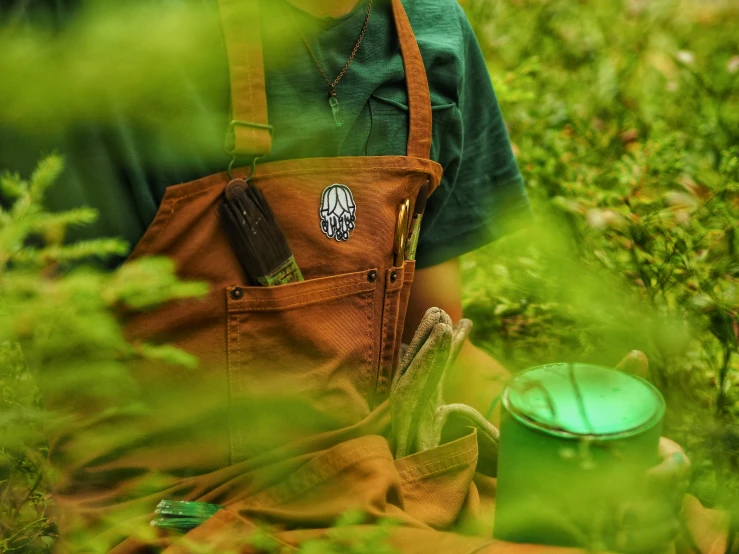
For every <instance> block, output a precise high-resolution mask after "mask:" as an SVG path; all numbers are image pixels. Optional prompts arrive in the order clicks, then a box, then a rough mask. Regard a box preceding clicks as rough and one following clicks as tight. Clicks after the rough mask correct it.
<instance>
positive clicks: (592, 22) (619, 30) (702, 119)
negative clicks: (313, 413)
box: [464, 0, 739, 506]
mask: <svg viewBox="0 0 739 554" xmlns="http://www.w3.org/2000/svg"><path fill="white" fill-rule="evenodd" d="M464 4H465V7H466V9H467V11H468V13H469V14H470V16H471V18H472V20H473V23H474V25H475V27H476V31H477V33H478V37H479V38H480V40H481V42H482V44H483V48H484V50H485V52H486V55H487V58H488V60H489V61H490V69H491V73H492V75H493V82H494V84H495V85H496V90H497V92H498V95H499V98H500V101H501V104H502V107H503V112H504V115H505V117H506V121H507V122H508V124H509V128H510V133H511V137H512V140H513V142H514V147H515V149H516V153H517V156H518V160H519V164H520V167H521V170H522V173H523V175H524V178H525V180H526V182H527V184H528V189H529V193H530V196H531V198H532V200H533V201H534V204H535V206H536V213H537V217H538V222H537V224H536V226H535V228H533V229H529V230H528V231H527V232H525V233H523V234H520V235H518V236H515V237H511V238H509V239H506V240H503V241H501V242H500V243H498V244H495V245H492V246H491V247H488V248H486V249H483V250H481V251H479V252H477V253H474V254H472V255H470V256H468V257H467V258H466V259H465V262H464V269H465V282H466V283H467V287H466V290H465V303H466V310H467V313H468V315H469V316H470V317H472V318H473V319H474V320H475V324H476V330H475V338H476V340H477V341H478V343H479V344H481V345H482V346H484V347H485V348H486V349H488V350H490V351H491V352H492V353H494V354H495V355H496V356H498V357H499V358H501V359H502V361H503V362H504V364H505V365H507V366H508V367H509V368H511V369H520V368H524V367H528V366H531V365H536V364H540V363H547V362H553V361H560V360H583V361H590V362H597V363H601V364H604V365H614V364H615V363H616V362H617V361H618V360H619V359H620V358H621V357H622V356H623V355H624V354H625V353H626V352H628V351H629V350H632V349H641V350H643V351H644V352H646V353H647V355H648V357H649V359H650V363H651V369H650V371H651V378H652V380H653V381H654V382H655V384H657V385H658V386H659V387H660V389H661V390H662V392H663V393H664V394H665V396H666V398H667V400H668V405H669V416H668V421H667V429H666V432H667V434H669V435H672V436H673V437H674V438H676V439H677V440H678V442H680V443H681V444H683V445H684V446H685V447H686V448H687V450H688V453H689V455H690V456H691V458H692V459H693V462H694V467H695V469H696V471H695V479H694V483H693V488H692V490H693V492H694V493H695V494H697V495H698V496H699V497H700V498H701V499H702V500H703V501H704V502H707V503H709V504H716V505H723V506H727V505H730V504H732V503H733V502H736V499H737V498H739V497H737V493H738V492H739V480H738V479H737V469H739V442H738V441H737V440H736V437H737V436H739V433H738V431H737V429H739V427H738V426H737V417H738V416H739V403H738V400H739V397H738V396H737V394H736V391H735V387H733V383H734V382H735V381H736V379H737V376H738V374H737V369H739V357H737V356H736V352H737V342H738V339H739V321H738V319H737V318H738V316H739V289H737V278H738V277H739V258H738V257H737V239H738V238H739V229H737V214H738V213H739V173H738V172H737V168H738V167H739V151H738V150H737V149H736V146H735V145H736V144H737V143H739V87H738V86H737V85H738V84H739V57H738V55H739V36H738V35H737V34H736V32H735V23H736V20H737V19H736V18H737V16H738V15H739V7H737V5H736V3H732V2H723V1H716V2H710V3H707V2H693V1H682V2H680V1H677V0H660V1H642V0H628V1H627V0H622V1H617V2H612V1H609V0H596V1H594V2H572V1H570V0H554V1H539V0H500V1H496V2H489V1H488V0H467V2H465V3H464Z"/></svg>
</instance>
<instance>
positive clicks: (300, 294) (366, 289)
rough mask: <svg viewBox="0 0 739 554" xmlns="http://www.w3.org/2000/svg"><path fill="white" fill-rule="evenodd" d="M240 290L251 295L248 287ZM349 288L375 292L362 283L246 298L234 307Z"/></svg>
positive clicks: (262, 288) (327, 298)
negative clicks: (284, 294) (268, 296)
mask: <svg viewBox="0 0 739 554" xmlns="http://www.w3.org/2000/svg"><path fill="white" fill-rule="evenodd" d="M302 282H303V283H306V284H307V283H310V281H302ZM239 288H241V289H242V290H244V292H246V293H247V294H248V293H249V287H246V288H245V287H239ZM257 288H258V289H261V290H264V287H257ZM348 288H356V289H358V290H357V292H373V291H374V290H375V287H368V286H367V285H365V284H364V283H361V284H360V283H355V284H353V285H343V286H341V287H325V288H322V289H318V290H311V291H306V292H301V293H299V294H291V295H288V296H276V297H274V298H266V299H264V300H259V299H256V298H255V299H246V298H245V299H244V300H236V301H235V302H234V303H233V305H234V306H239V305H240V304H252V303H266V302H278V301H281V300H289V299H291V298H302V297H306V296H313V295H315V296H320V295H319V293H321V292H326V291H337V290H343V289H348ZM342 296H346V294H339V295H334V296H326V297H323V296H321V297H320V298H317V300H321V299H326V300H330V299H331V298H341V297H342Z"/></svg>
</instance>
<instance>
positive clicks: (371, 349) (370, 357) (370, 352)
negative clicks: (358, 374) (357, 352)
mask: <svg viewBox="0 0 739 554" xmlns="http://www.w3.org/2000/svg"><path fill="white" fill-rule="evenodd" d="M365 311H366V312H367V355H366V359H365V363H366V367H367V376H366V377H365V397H366V398H369V395H370V394H371V392H372V389H371V387H372V375H373V374H374V369H373V368H374V367H375V359H376V357H377V356H376V355H375V339H374V330H375V329H374V328H375V326H374V319H375V294H374V291H372V296H371V297H370V300H369V309H367V308H365Z"/></svg>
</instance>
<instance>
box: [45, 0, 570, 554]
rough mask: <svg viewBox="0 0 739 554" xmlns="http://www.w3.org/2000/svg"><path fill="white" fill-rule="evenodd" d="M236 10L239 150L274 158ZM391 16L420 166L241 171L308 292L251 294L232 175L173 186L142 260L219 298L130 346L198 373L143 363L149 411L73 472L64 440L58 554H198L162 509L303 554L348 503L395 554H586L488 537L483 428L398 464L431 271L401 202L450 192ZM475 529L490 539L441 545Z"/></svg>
mask: <svg viewBox="0 0 739 554" xmlns="http://www.w3.org/2000/svg"><path fill="white" fill-rule="evenodd" d="M220 7H221V12H222V16H223V27H224V34H225V37H226V46H227V50H228V57H229V64H230V71H231V83H232V95H233V98H232V110H233V118H234V120H235V122H234V124H233V135H234V136H233V139H234V148H233V151H234V153H235V154H236V155H238V156H239V157H244V158H254V157H259V156H263V155H265V154H267V153H268V152H269V150H270V147H271V136H270V132H269V127H268V120H267V103H266V93H265V82H264V70H263V63H262V53H261V41H260V37H259V25H255V24H254V22H255V21H259V19H258V17H259V16H258V11H257V10H258V3H257V2H249V1H244V0H220ZM392 9H393V13H394V18H395V24H396V28H397V32H398V37H399V41H400V49H401V54H402V58H403V64H404V67H405V73H406V80H407V87H408V100H409V126H410V129H409V135H408V146H407V155H406V156H389V157H352V158H322V159H303V160H291V161H281V162H275V163H269V164H264V165H258V166H256V170H255V171H254V174H253V175H251V173H252V169H251V168H243V169H238V170H235V171H234V174H233V177H239V178H246V177H248V176H250V175H251V180H252V182H254V183H256V184H257V185H258V186H259V187H260V188H261V189H262V191H263V192H264V194H265V196H266V198H267V200H268V202H269V204H270V206H271V207H272V209H273V210H274V211H275V214H276V216H277V219H278V221H279V222H280V224H281V226H282V229H283V231H284V232H285V234H286V237H287V240H288V243H289V244H290V246H291V248H292V250H293V252H294V255H295V259H296V261H297V263H298V265H299V266H300V268H301V270H302V273H303V275H304V277H305V279H306V280H305V281H304V282H300V283H295V284H289V285H283V286H279V287H250V286H245V285H244V276H243V272H242V270H241V268H240V266H239V263H238V261H237V260H236V258H235V256H234V253H233V251H232V249H231V247H230V246H229V243H228V241H227V239H226V237H225V236H224V234H223V232H222V230H221V228H220V226H219V222H218V219H217V206H218V204H219V202H220V201H221V198H222V195H223V192H224V189H225V187H226V185H227V184H228V182H229V176H228V174H227V173H221V174H217V175H211V176H209V177H205V178H203V179H199V180H197V181H193V182H190V183H185V184H180V185H176V186H172V187H169V188H168V189H167V191H166V194H165V197H164V199H163V201H162V203H161V205H160V207H159V210H158V213H157V215H156V217H155V219H154V221H153V222H152V224H151V226H150V227H149V229H148V230H147V231H146V233H145V235H144V237H143V238H142V239H141V241H140V243H139V244H138V245H137V246H136V248H135V250H134V252H133V254H132V255H131V259H137V258H140V257H142V256H148V255H163V256H168V257H170V258H172V259H173V260H174V263H175V264H176V269H177V273H178V275H179V277H181V278H183V279H189V280H198V281H205V282H207V283H208V284H209V285H210V292H209V294H208V295H207V296H206V297H205V298H203V299H198V300H186V301H181V302H171V303H169V304H167V305H165V306H163V307H161V308H159V309H157V310H155V311H153V312H145V313H138V314H133V315H130V316H129V317H128V319H127V325H126V329H127V335H128V337H129V338H130V339H131V340H132V341H134V342H136V341H138V340H142V341H152V340H162V341H167V342H171V343H173V344H174V345H176V346H177V347H179V348H181V349H183V350H186V351H188V352H191V353H193V354H195V355H197V356H198V357H199V358H200V360H201V363H200V366H199V368H198V369H194V370H193V369H183V368H177V367H171V366H164V365H161V364H160V365H151V364H147V365H141V366H136V367H134V368H133V371H134V373H135V377H136V379H137V381H138V382H139V383H140V384H141V394H142V400H143V401H144V404H145V405H146V406H147V407H148V411H145V412H143V413H142V414H138V415H135V414H134V415H131V416H130V417H129V419H128V420H127V421H126V422H125V423H124V422H123V421H122V420H121V419H119V418H114V420H113V421H112V422H105V424H107V425H108V426H109V428H110V429H114V430H116V432H118V431H119V430H120V428H121V426H124V425H125V428H126V432H125V433H124V434H123V435H122V436H121V435H115V440H112V441H111V442H112V445H111V446H109V447H108V448H107V449H103V450H101V451H100V452H95V453H92V452H89V453H87V454H86V455H85V456H84V457H81V458H80V457H79V456H78V457H77V458H75V461H74V462H72V461H70V460H71V459H72V458H74V456H70V455H66V456H65V453H64V449H65V447H66V448H67V449H70V450H74V439H73V438H69V437H68V438H66V439H64V440H58V441H56V442H55V444H53V445H52V448H53V454H52V455H53V456H54V457H55V458H57V459H66V460H67V463H68V468H67V471H66V472H65V478H64V480H63V481H62V482H60V483H59V485H58V487H57V490H56V491H55V498H56V502H57V505H58V507H59V513H60V518H61V520H60V527H61V530H62V534H63V536H66V540H64V541H61V542H60V547H59V550H62V551H64V550H65V549H70V550H79V549H80V545H79V544H78V545H74V540H75V537H74V535H75V529H77V530H80V529H81V530H82V533H83V534H86V535H90V534H94V533H95V531H96V530H99V531H100V535H99V540H100V542H99V543H98V548H99V545H101V544H111V545H117V546H115V548H114V549H113V552H116V553H136V552H151V551H152V550H151V547H150V546H149V545H150V544H152V543H153V544H156V545H157V546H158V547H161V548H165V549H167V552H168V553H170V554H171V553H174V552H187V551H188V550H187V549H186V548H185V547H184V546H182V545H177V544H173V543H172V538H171V536H170V535H169V534H168V533H166V532H163V531H160V530H156V529H154V528H149V527H148V526H147V524H148V522H149V521H150V520H151V519H152V518H153V515H154V514H153V511H154V508H155V506H156V505H157V503H158V502H159V501H160V500H162V499H171V500H192V501H202V502H209V503H215V504H221V505H223V506H225V509H224V510H221V511H219V512H217V513H216V515H215V516H213V517H212V518H211V519H209V520H208V521H206V522H205V523H204V524H202V525H200V526H199V527H197V528H195V529H194V530H192V531H190V532H189V533H188V534H187V535H186V539H187V540H188V541H190V543H191V544H198V545H201V546H207V547H209V548H211V549H212V550H213V551H214V552H215V551H218V552H230V551H234V552H251V549H250V548H249V547H248V546H245V545H244V541H245V538H246V537H247V536H248V535H249V534H250V533H252V532H253V530H254V528H255V527H254V522H255V521H256V520H262V519H264V520H267V521H269V522H270V523H272V524H274V525H277V526H278V528H280V529H283V530H281V531H279V532H276V533H275V534H274V536H275V538H276V539H277V540H279V541H280V542H281V543H282V544H283V545H285V546H286V547H287V548H288V549H290V548H293V546H294V545H296V544H298V543H299V542H300V541H301V540H302V539H305V538H309V537H315V536H316V535H320V534H322V533H323V532H324V530H325V529H326V528H328V527H330V526H331V525H332V524H333V523H334V522H335V520H336V518H337V517H338V516H340V515H341V514H343V513H345V512H346V511H348V510H362V511H363V512H365V513H366V514H367V515H368V517H369V520H368V523H367V524H366V525H363V526H358V527H357V528H356V532H357V533H359V534H361V533H364V532H365V531H367V530H371V529H372V528H373V522H375V521H377V520H378V519H381V518H386V517H391V518H395V519H397V520H399V521H400V522H401V523H402V526H401V527H400V528H398V529H396V530H394V531H393V533H392V535H391V538H390V542H391V544H392V545H394V546H395V547H397V548H398V549H399V551H401V552H404V553H415V552H418V553H421V552H423V553H428V552H445V553H451V554H456V553H460V554H462V553H472V552H501V553H502V552H508V551H515V552H522V551H537V552H538V551H547V552H550V551H551V552H559V551H563V552H564V551H567V550H569V549H560V548H550V547H539V546H525V545H513V544H505V543H500V542H496V541H491V539H490V537H491V526H492V521H493V519H492V511H491V510H492V508H493V498H494V490H495V480H494V479H493V478H491V477H488V476H485V475H482V474H480V473H477V474H476V469H478V468H477V463H478V451H477V440H476V435H475V432H474V430H472V429H470V430H469V433H466V434H463V435H462V436H460V437H459V438H457V439H456V440H453V441H451V442H448V443H447V444H444V445H442V446H440V447H438V448H435V449H433V450H428V451H425V452H421V453H418V454H414V455H412V456H408V457H406V458H403V459H399V460H395V459H393V456H392V453H391V452H392V450H391V445H390V444H389V442H388V438H387V437H389V435H390V433H389V430H390V428H389V410H388V402H387V397H388V394H389V385H390V382H391V378H392V371H393V368H394V367H395V364H396V362H397V356H398V349H399V344H400V337H401V335H402V331H403V325H404V317H405V311H406V306H407V302H408V297H409V293H410V286H411V283H412V282H413V275H414V263H413V262H405V263H404V264H402V265H401V266H400V267H395V266H394V263H393V242H394V237H395V229H396V222H397V217H398V209H399V206H400V205H401V203H403V202H404V201H405V200H409V201H410V202H411V204H413V201H414V199H415V197H416V194H417V192H418V189H419V188H420V187H421V185H422V184H423V183H425V182H427V181H428V182H429V183H430V185H431V188H432V190H433V189H434V188H436V187H437V186H438V184H439V181H440V178H441V173H442V169H441V167H440V166H439V165H438V164H437V163H435V162H433V161H431V160H430V159H429V154H430V147H431V131H432V128H431V123H432V122H431V102H430V95H429V88H428V83H427V79H426V73H425V69H424V65H423V61H422V59H421V54H420V51H419V49H418V45H417V43H416V41H415V37H414V35H413V31H412V29H411V26H410V23H409V21H408V18H407V16H406V13H405V11H404V8H403V6H402V4H401V0H392ZM334 184H341V185H344V186H346V187H347V188H348V189H349V190H351V193H352V196H353V200H354V203H355V205H356V213H355V215H356V222H355V228H354V229H353V230H352V231H351V234H350V237H349V238H348V240H341V241H338V240H335V238H334V239H331V238H328V237H327V236H326V235H325V234H324V231H323V229H322V226H321V223H322V221H321V214H320V207H321V198H322V194H323V191H324V190H325V189H326V188H327V187H329V186H331V185H334ZM165 391H166V394H163V392H165ZM275 414H276V415H275ZM265 420H266V421H265ZM103 430H104V427H103ZM83 437H84V433H83ZM85 447H87V445H85ZM472 524H474V525H475V526H476V527H475V529H476V531H477V533H478V536H476V537H475V536H462V535H457V534H454V533H449V532H442V531H443V530H448V529H450V528H452V527H453V526H455V525H472ZM301 529H302V530H301ZM142 530H144V531H148V535H146V534H145V535H143V536H142V535H141V533H142ZM147 543H148V544H149V545H147ZM82 548H84V547H82ZM230 549H232V550H230Z"/></svg>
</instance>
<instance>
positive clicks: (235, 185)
mask: <svg viewBox="0 0 739 554" xmlns="http://www.w3.org/2000/svg"><path fill="white" fill-rule="evenodd" d="M219 212H220V214H221V223H222V225H223V228H224V230H225V231H226V234H227V235H228V238H229V241H230V242H231V246H232V247H233V249H234V251H235V252H236V255H237V257H238V259H239V261H240V262H241V265H242V266H243V268H244V271H245V273H246V275H247V278H248V279H249V281H250V284H253V285H259V284H266V283H269V284H270V285H274V284H282V283H283V282H293V281H295V280H302V275H301V274H300V270H299V269H298V268H297V266H295V267H294V271H290V272H285V267H286V263H287V264H288V265H289V264H290V263H291V264H292V265H295V262H294V260H293V257H292V252H291V250H290V247H289V246H288V244H287V240H286V239H285V235H284V234H283V233H282V230H281V229H280V225H279V223H278V222H277V219H276V218H275V215H274V213H273V212H272V209H271V208H270V206H269V204H268V203H267V200H266V199H265V198H264V195H263V194H262V191H261V190H260V189H259V187H257V186H256V185H253V184H251V183H250V184H247V183H246V182H244V181H241V180H234V181H232V182H231V183H229V185H228V187H227V188H226V198H225V199H224V201H223V203H222V204H221V206H220V209H219ZM290 260H292V262H290ZM277 274H280V275H285V276H287V277H285V278H284V279H283V280H279V279H278V280H275V276H276V275H277Z"/></svg>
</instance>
